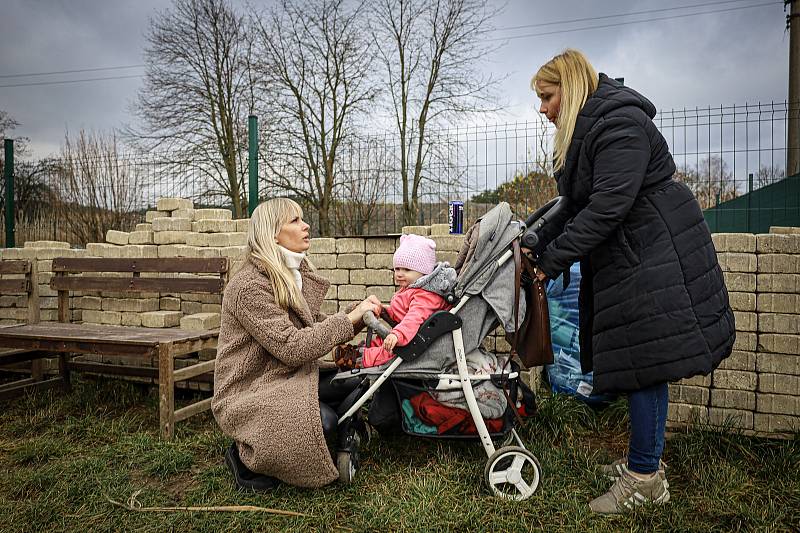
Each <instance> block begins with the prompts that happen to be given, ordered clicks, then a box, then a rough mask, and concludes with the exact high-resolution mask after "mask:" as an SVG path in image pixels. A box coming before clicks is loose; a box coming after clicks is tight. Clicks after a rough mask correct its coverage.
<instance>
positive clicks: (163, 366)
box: [158, 343, 175, 440]
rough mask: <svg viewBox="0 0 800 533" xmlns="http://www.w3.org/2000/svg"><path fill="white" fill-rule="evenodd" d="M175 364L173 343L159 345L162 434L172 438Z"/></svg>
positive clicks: (166, 437) (164, 436) (160, 420)
mask: <svg viewBox="0 0 800 533" xmlns="http://www.w3.org/2000/svg"><path fill="white" fill-rule="evenodd" d="M174 371H175V365H174V362H173V360H172V344H171V343H165V344H159V345H158V398H159V425H160V426H161V436H162V437H163V438H165V439H168V440H169V439H172V437H173V436H174V434H175V376H174Z"/></svg>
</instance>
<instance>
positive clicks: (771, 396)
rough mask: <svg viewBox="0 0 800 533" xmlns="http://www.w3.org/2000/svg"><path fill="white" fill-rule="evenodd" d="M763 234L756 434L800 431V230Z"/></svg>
mask: <svg viewBox="0 0 800 533" xmlns="http://www.w3.org/2000/svg"><path fill="white" fill-rule="evenodd" d="M773 231H775V233H770V234H766V235H758V236H757V241H756V251H757V253H758V273H757V276H756V311H757V314H758V328H757V329H758V347H757V352H758V353H757V355H758V357H757V360H756V371H757V372H758V380H757V384H756V387H757V388H756V395H755V396H756V398H755V408H754V411H755V413H754V414H753V426H754V427H753V429H755V430H756V431H763V432H768V433H790V432H798V431H800V228H774V229H773Z"/></svg>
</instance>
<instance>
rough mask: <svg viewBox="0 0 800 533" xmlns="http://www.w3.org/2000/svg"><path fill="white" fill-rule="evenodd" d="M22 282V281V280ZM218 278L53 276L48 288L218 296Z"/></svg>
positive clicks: (221, 286) (222, 281)
mask: <svg viewBox="0 0 800 533" xmlns="http://www.w3.org/2000/svg"><path fill="white" fill-rule="evenodd" d="M23 281H24V280H23ZM224 286H225V282H224V280H222V279H220V278H105V277H89V276H80V277H78V276H74V277H66V276H54V277H53V279H52V280H50V288H51V289H53V290H56V291H66V290H69V291H116V292H170V293H211V294H220V293H222V289H223V288H224Z"/></svg>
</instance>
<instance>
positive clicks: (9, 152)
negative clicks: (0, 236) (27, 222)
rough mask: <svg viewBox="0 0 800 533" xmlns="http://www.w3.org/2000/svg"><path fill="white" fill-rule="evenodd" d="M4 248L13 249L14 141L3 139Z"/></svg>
mask: <svg viewBox="0 0 800 533" xmlns="http://www.w3.org/2000/svg"><path fill="white" fill-rule="evenodd" d="M3 144H4V146H5V151H6V158H5V163H4V165H5V169H4V170H5V172H4V174H5V178H6V248H14V246H16V244H15V242H14V139H5V143H3Z"/></svg>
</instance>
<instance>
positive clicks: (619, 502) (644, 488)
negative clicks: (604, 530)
mask: <svg viewBox="0 0 800 533" xmlns="http://www.w3.org/2000/svg"><path fill="white" fill-rule="evenodd" d="M665 482H666V478H664V479H662V477H661V474H660V473H659V474H658V475H655V476H653V478H652V479H648V480H646V481H645V480H641V479H638V478H636V477H634V476H633V474H631V473H630V471H629V470H628V467H626V466H623V468H622V472H621V475H620V476H619V477H618V478H617V480H616V481H615V482H614V484H613V485H611V488H610V489H609V490H608V492H606V493H605V494H603V495H602V496H599V497H597V498H595V499H594V500H592V501H591V502H589V508H590V509H591V510H592V511H594V512H595V513H600V514H618V513H623V512H625V511H627V510H629V509H633V508H634V507H635V506H637V505H645V504H662V503H667V502H668V501H669V490H667V487H666V486H665Z"/></svg>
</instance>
